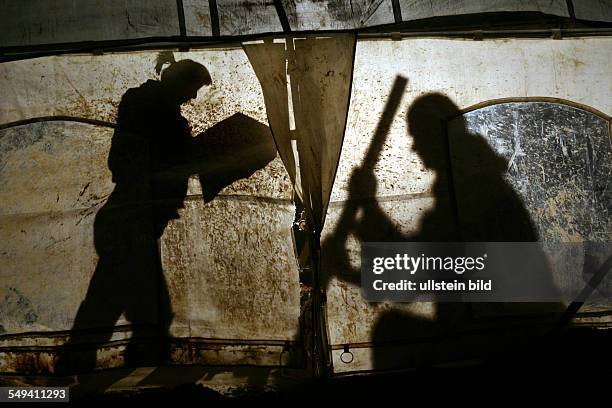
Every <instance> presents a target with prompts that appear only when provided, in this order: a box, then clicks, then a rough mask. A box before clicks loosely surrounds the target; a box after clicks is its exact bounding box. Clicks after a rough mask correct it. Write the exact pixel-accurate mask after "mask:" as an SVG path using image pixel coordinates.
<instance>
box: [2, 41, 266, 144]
mask: <svg viewBox="0 0 612 408" xmlns="http://www.w3.org/2000/svg"><path fill="white" fill-rule="evenodd" d="M157 56H158V52H155V51H143V52H132V53H120V54H106V55H96V56H94V55H66V56H54V57H45V58H36V59H30V60H23V61H13V62H6V63H2V64H0V78H1V80H0V93H2V95H3V99H2V100H1V101H0V124H5V123H9V122H15V121H19V120H26V119H32V118H37V117H41V116H55V115H64V116H72V117H77V118H87V119H95V120H102V121H106V122H111V123H115V122H116V120H117V108H118V106H119V102H120V101H121V97H122V96H123V94H124V93H125V92H126V91H127V90H128V89H130V88H137V87H138V86H140V85H142V84H143V83H145V82H146V81H147V80H149V79H152V80H159V76H158V75H157V73H156V72H155V65H156V62H157ZM174 58H175V59H176V60H177V61H179V60H183V59H191V60H193V61H195V62H197V63H200V64H202V65H204V66H205V67H206V68H207V69H208V71H209V73H210V76H211V78H212V85H211V86H210V87H205V88H202V89H200V91H199V92H198V95H197V97H196V98H195V99H194V100H191V101H189V102H188V103H185V104H183V106H182V112H183V115H184V116H185V117H186V118H188V119H189V121H190V125H191V127H192V132H193V133H194V134H198V133H200V132H202V131H204V130H206V129H207V128H209V127H211V126H213V125H214V124H215V123H217V122H219V121H221V120H223V119H225V118H227V117H229V116H231V115H233V114H234V113H236V112H240V113H243V114H244V115H247V116H250V117H252V118H255V119H256V120H258V121H259V122H263V123H265V122H266V112H265V107H264V104H263V98H262V95H261V88H260V86H259V84H258V82H257V77H256V76H255V73H254V72H253V69H252V68H251V64H249V60H248V59H247V57H246V55H245V53H244V51H243V50H242V49H240V48H226V49H208V50H200V51H193V52H175V53H174ZM228 67H230V68H229V69H228Z"/></svg>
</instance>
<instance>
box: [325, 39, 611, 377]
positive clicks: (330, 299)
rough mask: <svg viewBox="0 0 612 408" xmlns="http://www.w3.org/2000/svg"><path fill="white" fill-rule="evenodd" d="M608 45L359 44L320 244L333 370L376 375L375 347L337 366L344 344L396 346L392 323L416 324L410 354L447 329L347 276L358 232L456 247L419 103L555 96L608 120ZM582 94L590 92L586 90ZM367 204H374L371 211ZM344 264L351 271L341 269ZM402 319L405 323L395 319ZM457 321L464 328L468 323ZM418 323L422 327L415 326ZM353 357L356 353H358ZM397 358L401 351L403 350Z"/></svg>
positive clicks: (354, 261)
mask: <svg viewBox="0 0 612 408" xmlns="http://www.w3.org/2000/svg"><path fill="white" fill-rule="evenodd" d="M610 41H611V40H610V39H609V38H598V39H596V38H589V39H579V40H569V41H554V40H510V41H509V40H504V41H483V42H474V41H457V40H439V39H437V40H430V39H406V40H402V41H359V42H358V43H357V51H356V56H355V67H354V80H353V88H352V96H351V105H350V109H349V114H348V123H347V130H346V136H345V140H344V145H343V149H342V154H341V158H340V163H339V166H338V174H337V177H336V182H335V185H334V189H333V192H332V205H331V206H330V207H329V210H328V220H327V221H326V227H325V229H324V231H323V236H322V244H323V245H322V246H323V248H322V258H323V272H324V273H326V274H328V275H329V276H327V277H326V279H328V283H327V319H328V331H329V335H330V336H329V337H330V344H331V346H332V348H334V351H333V358H334V371H343V372H345V371H353V370H357V371H358V370H362V369H372V368H373V367H375V366H376V364H375V363H373V361H372V356H373V355H374V354H376V353H377V352H376V350H375V349H376V347H374V348H371V347H369V346H368V347H366V346H364V347H366V348H360V349H356V350H359V351H356V352H354V362H351V363H343V362H341V361H340V362H339V361H338V360H339V359H340V355H341V354H342V352H343V349H342V348H343V345H344V344H351V343H353V342H354V343H362V344H368V343H369V342H372V341H373V340H375V339H380V340H382V341H383V342H384V341H385V340H384V339H385V338H386V339H387V340H389V341H391V340H392V339H393V338H394V336H395V334H393V332H392V331H387V330H383V328H384V326H385V322H388V321H400V322H408V323H409V324H408V326H410V327H411V328H410V329H407V330H406V331H402V330H401V329H399V328H398V330H399V333H400V334H402V335H401V336H400V337H404V338H406V340H408V341H412V343H410V344H409V345H405V346H402V347H404V352H406V351H405V350H406V349H407V348H410V349H412V347H416V346H415V344H416V343H418V342H420V341H421V340H419V339H418V336H419V333H420V332H421V331H422V330H427V329H428V328H431V327H440V326H439V325H438V324H437V320H438V317H437V316H438V310H439V309H438V306H437V305H435V304H434V305H431V307H429V308H428V309H422V310H419V309H414V308H411V307H410V305H409V304H397V303H395V304H381V305H375V304H370V303H367V302H365V301H364V300H363V298H362V296H361V293H360V288H359V284H360V282H359V281H358V280H356V279H355V276H353V278H352V279H351V274H350V271H358V268H359V256H360V242H361V240H360V238H359V235H358V234H361V236H364V237H377V236H379V235H380V234H384V235H386V236H387V240H393V238H392V237H393V235H397V234H398V232H399V233H401V235H402V236H414V235H420V233H421V232H422V229H423V226H424V225H426V224H429V225H431V226H432V227H433V228H426V229H427V230H430V231H433V230H437V231H438V232H439V233H440V234H441V235H440V236H439V237H438V238H437V239H440V240H452V238H451V237H453V236H454V231H453V229H452V228H450V225H446V228H445V227H443V226H442V225H443V224H437V225H438V226H437V227H434V226H435V225H436V224H435V223H431V221H432V218H431V216H430V215H431V213H432V211H431V210H432V209H433V208H436V207H437V205H438V204H436V203H437V202H439V199H440V198H441V197H443V192H444V191H445V190H447V188H444V178H443V174H442V173H441V172H439V171H434V170H433V169H431V168H429V167H428V163H427V162H426V160H425V158H424V157H423V155H422V154H421V153H419V152H418V151H416V150H415V147H416V146H415V137H414V133H413V130H412V128H411V126H410V121H409V117H408V115H409V112H410V111H411V109H412V108H413V107H414V104H415V102H417V100H419V99H420V98H421V97H422V96H424V94H425V95H427V94H428V93H429V94H432V95H434V96H435V95H438V96H436V98H439V97H440V95H442V97H441V99H440V100H446V103H448V102H450V104H451V105H455V106H456V107H457V108H462V109H463V108H467V107H469V106H471V105H475V104H477V103H481V102H483V101H487V100H492V99H497V98H506V97H535V96H549V97H555V98H562V99H569V100H572V101H574V102H579V103H582V104H586V105H589V106H591V107H594V108H595V109H598V110H600V111H603V112H610V111H611V109H612V105H611V104H610V101H609V98H608V97H607V96H606V95H608V94H609V93H610V83H609V81H607V79H606V78H608V77H610V75H612V71H611V69H612V68H611V67H610V64H608V63H607V61H608V58H609V52H608V51H607V50H608V49H609V48H610V47H609V46H608V45H610ZM382 62H384V63H382ZM551 72H554V73H555V75H551ZM398 76H402V77H405V78H407V79H408V85H407V87H406V89H405V90H404V92H403V94H402V97H401V100H400V102H399V106H398V109H397V112H396V114H395V115H394V116H393V118H392V119H391V123H390V125H389V129H388V134H387V135H386V139H385V143H384V145H383V148H382V151H381V152H380V156H379V159H378V160H377V162H376V163H375V165H374V166H373V175H374V178H375V183H370V184H367V183H366V185H369V186H370V188H369V189H368V188H365V189H362V191H360V189H359V188H357V189H353V188H352V186H353V185H354V184H355V183H354V182H353V180H354V179H358V180H359V179H360V178H362V179H365V180H366V181H367V180H368V178H367V177H364V175H363V173H360V172H358V171H357V170H358V169H359V167H361V166H362V163H363V161H364V158H365V157H366V155H367V152H368V150H369V148H370V145H371V143H372V140H373V138H374V135H375V133H376V131H377V128H378V126H379V124H380V121H381V118H382V117H383V116H384V113H385V106H386V104H387V101H388V99H389V96H390V94H391V93H392V92H393V89H394V83H395V82H396V80H397V77H398ZM602 84H603V85H602ZM585 89H589V90H591V91H589V92H585ZM592 90H596V91H595V92H593V91H592ZM446 98H447V99H446ZM364 191H365V192H364ZM355 193H359V194H358V195H356V197H358V200H357V202H358V203H359V204H360V206H362V207H363V209H361V210H359V211H357V212H355V218H354V221H353V222H352V223H348V224H349V226H350V227H353V229H354V231H355V232H353V233H351V234H349V235H348V237H345V238H340V239H338V238H336V236H337V235H338V234H337V233H336V231H337V229H338V228H337V226H338V225H339V224H340V221H339V220H340V219H342V218H343V217H342V215H341V214H342V212H343V211H346V209H349V210H350V208H351V207H354V203H355V200H353V199H352V197H353V196H355ZM427 197H429V199H426V198H427ZM434 197H435V200H434ZM434 201H435V202H434ZM369 202H372V203H373V204H368V205H365V203H369ZM366 210H367V211H366ZM374 210H376V211H374ZM368 213H374V214H378V216H377V217H374V220H375V221H374V222H372V223H370V224H374V225H375V226H370V227H367V228H365V229H363V230H362V231H359V230H358V229H357V228H355V227H356V226H359V225H367V224H368V221H367V217H366V216H365V215H366V214H368ZM437 213H439V212H437ZM428 214H429V216H428ZM449 215H450V214H449ZM435 218H437V217H435ZM380 219H383V220H387V222H386V223H385V224H384V225H386V226H387V227H386V228H381V227H380V226H381V225H383V224H381V223H378V222H376V220H380ZM439 219H440V220H442V218H439ZM344 229H346V228H344ZM340 230H342V229H340ZM381 231H387V232H389V231H390V232H391V233H390V234H389V233H386V232H381ZM442 234H446V235H444V237H443V235H442ZM368 239H370V238H368ZM437 239H434V240H437ZM331 244H333V245H332V246H335V247H336V248H338V247H341V249H336V250H335V252H334V251H331V255H330V256H329V257H326V253H328V252H330V251H328V250H326V249H325V247H326V245H331ZM334 254H335V255H334ZM338 254H340V255H338ZM346 259H348V261H346ZM343 263H344V264H346V263H349V264H350V265H351V267H350V268H348V267H346V266H344V267H343V266H341V265H342V264H343ZM326 265H328V266H326ZM329 265H331V267H330V266H329ZM329 268H331V269H329ZM449 309H450V310H449ZM607 310H609V309H607ZM455 312H456V313H461V312H462V310H460V309H459V308H448V309H445V310H440V312H439V313H440V315H444V316H452V314H453V313H455ZM398 314H400V315H401V316H399V317H398V318H396V317H395V316H396V315H398ZM398 319H399V320H398ZM458 321H459V322H460V327H463V326H461V325H462V324H463V323H461V320H458ZM416 322H421V324H419V327H418V328H417V327H415V324H416ZM399 326H401V324H400V325H399ZM374 333H378V334H377V335H374ZM489 338H490V337H489ZM432 344H433V343H432ZM448 347H449V348H452V349H453V350H456V351H459V349H460V348H461V347H460V346H457V344H456V343H455V344H451V345H449V346H448ZM354 350H355V349H353V348H352V347H351V351H354ZM396 352H398V353H399V352H401V347H400V348H399V351H397V349H396ZM406 353H407V352H406ZM424 355H428V354H427V353H425V354H424ZM344 357H346V355H345V356H344ZM379 361H380V360H379ZM337 363H338V364H337ZM340 363H341V364H340Z"/></svg>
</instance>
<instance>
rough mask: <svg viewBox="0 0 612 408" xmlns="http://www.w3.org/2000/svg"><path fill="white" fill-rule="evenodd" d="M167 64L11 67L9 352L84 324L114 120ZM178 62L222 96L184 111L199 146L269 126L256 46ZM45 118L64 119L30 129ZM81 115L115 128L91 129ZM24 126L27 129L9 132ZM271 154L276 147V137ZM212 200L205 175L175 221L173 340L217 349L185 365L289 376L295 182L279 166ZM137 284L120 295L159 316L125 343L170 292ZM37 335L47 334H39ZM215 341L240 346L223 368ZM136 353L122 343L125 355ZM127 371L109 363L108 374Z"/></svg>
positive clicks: (2, 288)
mask: <svg viewBox="0 0 612 408" xmlns="http://www.w3.org/2000/svg"><path fill="white" fill-rule="evenodd" d="M156 57H157V53H156V52H136V53H129V54H113V55H104V56H85V55H74V56H70V57H50V58H41V59H35V60H25V61H19V62H11V63H5V64H0V72H1V74H0V77H1V78H2V80H1V84H0V88H1V89H2V94H3V95H4V98H3V102H2V104H1V106H0V123H2V125H3V127H4V128H3V129H1V130H0V135H1V136H0V146H2V148H1V150H0V151H1V152H2V153H1V155H0V159H1V160H2V164H1V166H0V180H2V181H1V182H0V183H1V184H2V189H1V190H0V191H1V192H0V195H1V199H0V202H1V203H2V204H1V205H0V213H1V215H0V217H1V218H2V223H1V224H0V236H1V237H2V238H1V239H0V241H1V242H2V244H1V247H2V249H1V251H0V252H1V253H2V263H1V266H0V282H1V284H0V293H1V294H0V298H1V299H2V301H0V324H1V325H2V335H3V337H2V343H1V344H2V346H3V347H9V346H11V345H15V344H23V342H24V341H26V342H30V343H29V344H32V342H33V343H34V344H36V345H38V346H52V345H57V344H61V343H62V342H63V341H65V340H66V336H65V333H64V334H61V335H59V336H51V337H50V336H48V335H47V333H57V332H62V331H66V330H70V329H71V328H72V327H73V324H74V319H75V316H76V313H77V309H78V308H79V305H80V303H81V302H82V301H83V299H84V298H85V294H86V292H87V290H88V287H89V286H90V284H91V283H90V281H91V278H92V274H93V272H94V269H95V268H96V263H97V261H98V254H97V253H96V250H95V248H94V233H95V231H96V229H95V225H94V221H95V216H96V213H97V212H98V211H99V210H100V208H101V207H102V205H103V204H104V202H105V200H106V199H107V198H108V195H109V194H110V193H111V191H112V190H113V183H112V181H111V173H110V171H109V169H108V165H107V157H108V154H109V149H110V146H111V139H112V136H113V129H112V128H110V127H108V125H111V124H113V123H114V121H115V118H116V114H117V113H116V111H117V106H118V104H119V101H120V100H121V97H122V95H123V94H124V93H125V92H126V91H127V90H128V89H129V88H134V87H138V86H139V85H141V84H142V83H144V82H145V81H146V80H147V79H151V78H156V73H155V70H154V67H155V63H156ZM175 58H176V59H177V60H179V59H186V58H190V59H193V60H194V61H196V62H199V63H201V64H203V65H204V66H206V67H207V68H208V70H209V72H210V75H211V77H212V85H211V86H210V87H204V88H202V89H201V90H200V92H199V94H198V97H197V99H195V100H194V101H192V102H190V103H188V104H186V105H184V106H183V115H184V116H185V117H186V118H188V120H189V122H190V125H191V128H192V133H193V135H194V136H195V135H197V134H199V133H201V132H203V131H205V130H207V129H209V128H211V127H213V125H215V124H218V123H219V122H223V121H224V120H228V119H231V118H235V117H236V114H241V115H244V117H247V118H249V119H248V120H249V121H250V122H249V123H251V122H252V123H253V124H252V125H249V126H251V127H253V126H259V127H263V128H264V129H267V126H265V125H266V124H267V119H266V112H265V107H264V102H263V96H262V93H261V88H260V86H259V83H258V81H257V78H256V77H255V73H254V72H253V70H252V68H251V66H250V64H249V62H248V59H247V58H246V55H245V54H244V52H243V51H242V49H240V48H238V49H215V50H206V51H199V52H193V53H186V54H181V53H176V54H175ZM66 116H68V117H70V118H66ZM45 117H47V118H48V117H55V118H57V120H52V121H43V122H36V123H24V122H19V121H26V122H27V121H28V120H32V119H36V118H45ZM75 118H77V119H80V120H83V119H87V120H94V121H105V122H109V123H108V125H104V123H102V124H99V123H97V122H93V123H81V122H75V121H74V119H75ZM11 122H13V124H15V122H18V123H22V124H21V125H18V126H10V127H7V126H6V125H7V124H10V123H11ZM268 132H269V131H268ZM268 134H269V133H268ZM237 136H239V135H238V134H233V133H231V132H230V133H228V134H227V135H226V137H227V138H231V139H232V140H229V143H230V145H231V144H232V142H234V141H235V140H234V139H236V137H237ZM221 142H223V140H222V141H221ZM269 143H270V145H271V146H272V148H273V143H272V139H271V136H269ZM222 144H223V143H222ZM230 153H231V152H230ZM222 155H223V156H222V158H221V159H219V160H226V161H227V162H228V163H229V166H230V169H229V170H231V166H232V165H237V164H236V162H235V161H236V160H240V157H232V155H231V154H227V153H222ZM238 165H239V163H238ZM143 182H144V181H143ZM201 193H202V191H201V188H200V185H199V183H198V181H197V178H192V179H191V180H190V182H189V191H188V193H187V198H186V200H185V203H184V208H183V209H182V210H180V218H179V219H176V220H172V221H171V222H170V223H169V225H168V227H167V228H166V229H165V232H164V235H163V236H162V238H161V240H160V251H161V254H162V255H161V256H162V259H161V262H162V266H163V269H164V274H165V281H166V283H167V289H168V292H169V297H170V303H171V308H172V313H173V319H172V324H171V326H170V335H171V336H174V337H177V338H187V337H188V338H192V339H193V338H199V339H203V340H202V341H201V342H200V343H202V344H207V346H206V347H199V346H198V342H197V341H196V343H193V341H192V342H191V344H190V353H189V354H188V355H186V356H185V357H183V356H182V354H181V353H182V350H183V349H182V348H181V347H182V346H181V345H178V344H177V348H176V350H175V356H174V357H175V359H176V360H177V361H182V360H183V359H188V360H193V358H194V356H195V355H194V354H193V353H194V352H195V353H196V354H197V353H199V352H200V351H201V353H202V355H201V358H202V359H204V360H206V361H207V362H214V361H215V359H221V360H219V361H217V363H228V362H230V360H232V361H234V362H236V361H241V362H242V363H265V364H273V365H277V364H279V361H281V359H280V357H279V356H281V355H283V358H286V357H287V355H288V353H287V348H286V347H287V342H289V343H290V344H289V346H291V344H294V343H295V341H296V339H295V337H296V335H297V332H298V317H299V314H300V307H299V284H298V270H297V266H296V262H295V259H294V256H293V252H294V251H293V243H292V238H291V230H290V228H289V227H290V225H291V223H292V221H293V216H294V208H293V205H292V204H291V201H290V199H291V194H292V191H291V182H290V180H289V177H288V176H287V173H286V171H285V169H284V167H283V164H282V162H281V160H280V158H278V157H277V158H276V159H274V160H273V161H272V162H270V163H269V164H268V165H267V166H266V167H265V168H263V169H260V170H257V171H255V172H254V173H253V174H252V176H250V177H248V178H246V179H241V180H238V181H236V182H234V183H233V184H231V185H230V186H228V187H227V188H225V189H224V190H223V191H222V192H221V193H220V195H218V196H217V197H216V198H215V199H214V200H213V201H211V202H209V203H204V202H203V201H202V198H201V197H202V196H201ZM135 273H137V272H136V271H135ZM136 276H140V278H141V279H140V280H139V279H132V281H131V284H133V285H134V286H133V287H131V288H129V289H128V288H122V287H121V285H120V283H126V282H130V280H129V279H128V280H127V281H123V282H118V283H119V284H117V296H118V297H119V296H120V295H121V293H123V294H125V292H126V291H133V300H131V301H128V302H130V304H133V303H138V302H142V303H143V304H146V305H149V306H151V305H153V308H152V309H151V311H150V312H149V313H147V314H144V315H143V316H144V317H143V318H142V319H140V320H144V321H135V322H134V321H132V322H128V321H127V320H126V319H125V316H122V317H121V318H120V319H119V321H118V322H117V323H116V324H117V327H116V329H115V330H114V334H112V339H125V338H126V336H127V337H129V336H130V333H131V332H132V331H133V329H134V328H133V326H134V325H147V324H154V323H156V322H157V321H158V319H159V316H157V315H156V313H155V308H154V305H155V303H156V300H155V299H156V298H157V297H156V296H157V295H156V293H157V292H156V291H157V290H158V289H159V288H158V286H157V285H158V284H159V282H158V283H155V282H154V280H155V279H154V278H155V277H154V276H146V275H144V276H143V275H142V273H141V274H140V275H136ZM106 284H111V285H112V284H113V282H106ZM127 306H128V305H126V307H127ZM100 313H102V314H104V311H101V312H100ZM90 318H91V320H92V325H93V326H100V325H102V323H100V321H101V320H103V319H100V318H98V317H97V316H90ZM108 323H109V322H106V325H108ZM129 323H131V324H132V325H131V326H129V325H128V324H129ZM110 324H111V325H114V322H111V323H110ZM97 329H100V327H97ZM31 332H37V333H38V334H31V335H28V334H27V333H31ZM24 333H25V334H24ZM13 334H20V335H19V336H17V337H12V336H11V335H13ZM21 334H22V335H21ZM7 336H8V337H7ZM24 339H29V340H24ZM207 339H223V340H224V341H222V342H221V343H223V344H225V346H228V344H229V346H231V347H234V349H233V350H232V351H231V352H228V353H229V354H227V355H225V356H223V355H222V356H221V357H219V352H218V351H215V350H216V349H218V348H219V347H223V346H215V345H212V346H211V345H210V344H208V343H207ZM245 339H246V340H249V341H251V342H255V343H257V346H256V347H255V349H249V347H248V345H247V346H245V345H244V344H245ZM105 340H111V339H105ZM217 343H218V342H217ZM124 346H125V344H123V345H121V344H120V346H119V347H118V349H119V351H120V350H121V348H122V347H124ZM245 349H247V350H246V351H244V350H245ZM198 350H200V351H198ZM225 350H227V347H226V348H225ZM249 350H251V351H252V350H255V351H254V352H251V351H249ZM283 352H284V354H283ZM107 354H112V351H111V352H110V353H107ZM4 357H6V358H4ZM105 358H106V357H104V355H103V357H101V359H102V360H104V359H105ZM228 358H229V360H228ZM262 359H263V360H262ZM0 361H2V364H3V366H2V367H0V371H10V370H11V368H10V364H11V359H10V358H9V356H8V355H7V356H3V358H2V359H0ZM116 363H117V361H116V360H113V359H112V358H110V356H108V361H106V362H105V361H101V362H100V364H99V365H100V366H105V365H106V366H108V365H109V364H111V365H112V364H116ZM38 364H39V366H41V367H38V366H35V367H30V368H31V369H34V370H36V369H41V370H43V371H44V370H46V369H49V367H52V365H53V354H51V357H49V358H48V360H46V361H42V362H39V363H38ZM119 364H120V362H119ZM4 365H7V366H4ZM13 369H15V367H13Z"/></svg>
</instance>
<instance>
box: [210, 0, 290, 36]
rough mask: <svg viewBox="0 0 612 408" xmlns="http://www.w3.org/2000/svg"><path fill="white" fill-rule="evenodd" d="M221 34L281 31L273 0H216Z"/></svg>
mask: <svg viewBox="0 0 612 408" xmlns="http://www.w3.org/2000/svg"><path fill="white" fill-rule="evenodd" d="M217 9H218V11H219V31H220V34H221V35H246V34H257V33H269V32H282V31H283V28H282V26H281V23H280V20H279V18H278V14H277V13H276V8H275V7H274V2H272V1H268V0H254V1H249V2H248V3H246V2H244V1H241V0H217Z"/></svg>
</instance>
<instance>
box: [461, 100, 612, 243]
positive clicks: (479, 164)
mask: <svg viewBox="0 0 612 408" xmlns="http://www.w3.org/2000/svg"><path fill="white" fill-rule="evenodd" d="M608 129H609V122H608V120H606V119H603V118H601V117H599V116H596V115H594V114H592V113H590V112H586V111H584V110H581V109H577V108H574V107H570V106H566V105H560V104H554V103H545V102H524V103H504V104H497V105H492V106H489V107H486V108H481V109H477V110H475V111H472V112H469V113H466V114H464V115H462V116H461V117H459V118H457V119H455V120H454V121H453V122H452V124H451V125H450V135H449V139H450V146H451V159H452V160H453V176H454V180H455V185H456V192H457V204H458V210H459V223H460V226H461V230H462V236H463V237H464V238H465V239H466V240H470V241H479V240H493V241H495V240H499V239H502V238H509V237H511V236H512V235H511V234H510V232H509V231H507V230H508V229H509V228H513V229H516V228H517V222H518V220H516V219H512V217H511V214H510V213H507V212H504V208H501V207H499V206H498V205H496V207H495V208H491V207H489V205H490V204H487V203H486V202H482V201H483V200H482V199H483V198H484V197H483V196H482V195H480V194H479V193H478V190H480V191H482V190H483V186H486V188H485V190H486V191H487V199H488V200H490V201H488V202H489V203H499V202H502V201H507V200H504V199H502V197H504V196H503V194H504V193H505V191H502V189H501V187H502V186H503V185H506V184H508V185H509V186H510V187H511V188H512V190H513V191H514V194H516V197H517V198H518V199H519V200H520V203H519V204H522V206H524V208H525V209H526V211H527V213H528V216H529V217H530V219H531V223H532V225H533V227H534V228H535V231H534V232H535V233H536V234H535V237H536V238H538V239H539V240H542V241H547V242H555V241H562V242H564V241H568V242H575V241H585V240H586V241H610V240H612V235H611V234H612V233H611V231H612V147H611V146H610V135H609V130H608ZM476 179H477V180H479V182H478V185H477V186H476V185H475V184H474V180H476ZM496 182H497V184H495V183H496ZM484 183H487V184H484ZM507 193H509V194H511V192H510V191H508V192H507ZM510 210H511V209H510V208H508V211H510ZM525 215H527V214H525ZM483 217H489V218H483ZM505 221H510V222H511V223H512V224H513V225H506V224H504V222H505ZM504 225H506V226H505V227H504ZM496 238H497V239H496ZM515 238H516V240H519V238H521V237H520V236H516V237H515Z"/></svg>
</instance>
